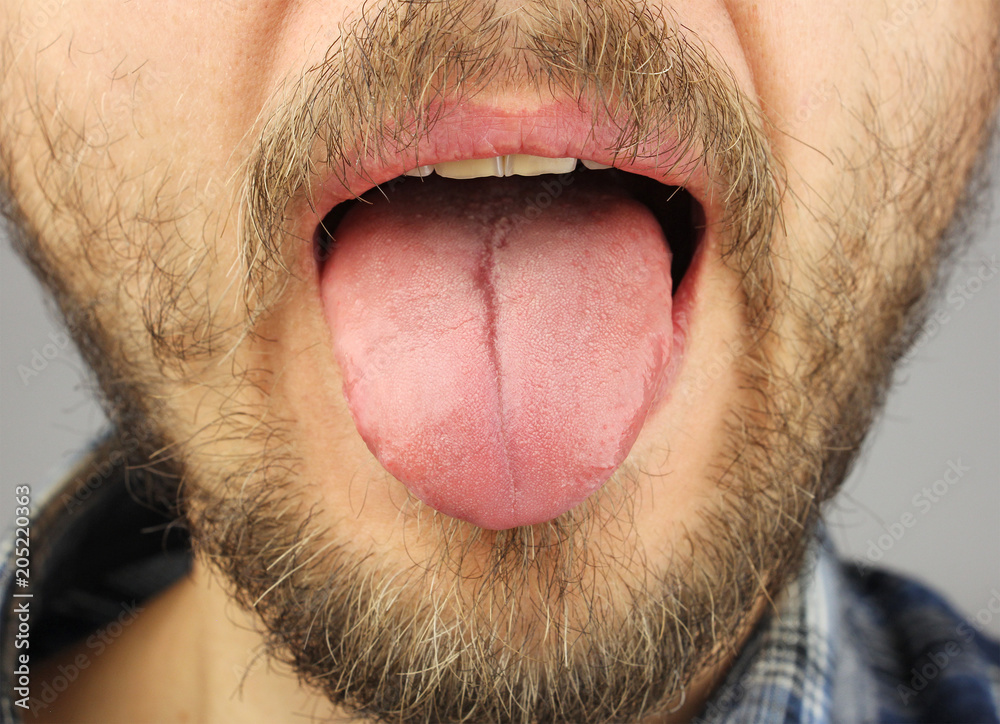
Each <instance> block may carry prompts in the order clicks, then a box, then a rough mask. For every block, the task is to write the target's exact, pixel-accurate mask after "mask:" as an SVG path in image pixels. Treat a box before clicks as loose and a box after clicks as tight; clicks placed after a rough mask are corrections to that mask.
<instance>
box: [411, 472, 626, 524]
mask: <svg viewBox="0 0 1000 724" xmlns="http://www.w3.org/2000/svg"><path fill="white" fill-rule="evenodd" d="M610 476H611V473H610V472H608V474H607V475H606V476H603V477H602V478H601V479H600V480H596V481H592V483H591V484H590V485H588V486H587V488H586V490H585V491H584V492H582V493H581V492H580V491H577V492H576V494H575V495H572V496H546V495H538V496H532V498H534V499H528V500H522V501H518V503H516V504H515V505H512V506H508V505H497V504H496V502H497V501H496V498H492V497H490V496H461V497H459V498H457V499H442V498H441V497H440V496H434V495H428V496H424V495H421V491H419V490H417V489H415V487H414V486H408V487H410V490H411V492H413V493H414V494H415V495H416V496H417V497H418V498H419V499H420V500H421V501H422V502H423V503H424V504H426V505H428V506H429V507H431V508H433V509H434V510H436V511H437V512H439V513H441V514H443V515H447V516H449V517H451V518H456V519H458V520H462V521H464V522H466V523H469V524H470V525H474V526H476V527H478V528H483V529H484V530H493V531H502V530H510V529H512V528H524V527H527V526H532V525H539V524H542V523H548V522H549V521H552V520H554V519H555V518H558V517H559V516H560V515H562V514H563V513H566V512H567V511H570V510H572V509H573V508H575V507H576V506H578V505H580V504H581V503H583V502H584V501H585V500H586V499H587V498H589V497H590V496H591V495H592V494H593V493H594V492H596V491H597V490H599V489H600V488H601V487H602V486H603V485H604V483H605V482H607V480H608V478H610Z"/></svg>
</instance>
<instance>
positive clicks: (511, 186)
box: [321, 176, 673, 530]
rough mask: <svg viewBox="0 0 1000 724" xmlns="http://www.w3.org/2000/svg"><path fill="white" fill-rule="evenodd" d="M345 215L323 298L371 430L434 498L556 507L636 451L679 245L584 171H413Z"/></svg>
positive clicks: (664, 333) (514, 514)
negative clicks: (673, 247) (480, 175)
mask: <svg viewBox="0 0 1000 724" xmlns="http://www.w3.org/2000/svg"><path fill="white" fill-rule="evenodd" d="M367 200H368V201H370V203H358V204H355V205H354V207H353V208H352V209H351V210H350V211H349V212H348V213H347V214H346V216H345V217H344V219H343V221H342V222H341V223H340V225H339V226H338V227H337V230H336V238H337V242H336V247H335V249H334V252H333V256H332V257H331V258H330V260H329V261H328V262H327V264H326V265H325V267H324V269H323V272H322V282H321V284H322V296H323V305H324V309H325V313H326V317H327V321H328V323H329V324H330V327H331V330H332V333H333V340H334V353H335V355H336V358H337V361H338V363H339V365H340V367H341V370H342V374H343V379H344V393H345V396H346V398H347V402H348V406H349V408H350V410H351V414H352V415H353V416H354V422H355V424H356V426H357V429H358V432H359V433H360V435H361V437H362V438H363V439H364V441H365V443H366V444H367V445H368V447H369V449H370V450H371V451H372V453H373V454H374V455H375V457H376V458H378V460H379V461H380V462H381V464H382V465H383V467H384V468H385V469H386V470H388V471H389V472H390V473H391V474H392V475H393V476H394V477H396V478H397V479H398V480H400V481H401V482H403V483H404V484H405V485H406V486H407V487H408V488H409V490H410V491H411V492H412V493H413V494H414V495H416V497H418V498H419V499H420V500H422V501H423V502H424V503H426V504H427V505H430V506H432V507H433V508H435V509H437V510H439V511H440V512H442V513H445V514H447V515H449V516H453V517H455V518H460V519H462V520H465V521H468V522H470V523H473V524H475V525H478V526H481V527H483V528H489V529H494V530H501V529H506V528H512V527H515V526H523V525H530V524H534V523H541V522H544V521H547V520H550V519H552V518H554V517H556V516H557V515H559V514H560V513H563V512H565V511H567V510H569V509H570V508H572V507H574V506H575V505H577V504H578V503H580V502H581V501H583V500H584V499H585V498H587V496H589V495H590V494H591V493H593V492H594V491H595V490H597V489H598V488H600V487H601V486H602V485H603V484H604V483H605V482H606V481H607V480H608V478H609V477H610V476H611V474H612V473H613V472H614V471H615V469H616V468H617V467H618V466H619V464H621V462H622V461H623V460H624V459H625V457H626V455H627V454H628V452H629V450H630V449H631V447H632V444H633V443H634V442H635V439H636V436H637V435H638V434H639V430H640V428H641V427H642V424H643V421H644V419H645V417H646V414H647V412H648V411H649V408H650V405H651V404H652V403H653V402H654V398H655V396H656V394H657V391H658V388H659V386H660V379H661V377H662V375H663V372H664V369H665V368H666V366H667V362H668V361H669V358H670V348H671V341H672V337H673V326H672V321H671V280H670V251H669V249H668V247H667V245H666V241H665V240H664V238H663V233H662V231H661V229H660V226H659V224H658V223H657V222H656V220H655V219H654V217H653V216H652V214H651V213H650V212H649V210H648V209H647V208H646V207H645V206H643V205H642V204H640V203H638V202H636V201H634V200H632V199H631V198H629V197H628V196H626V195H625V194H624V193H621V192H618V191H614V190H611V191H609V190H608V189H607V188H606V187H602V188H600V189H598V188H595V187H594V186H593V185H592V184H588V182H587V181H586V177H583V178H580V177H564V178H562V179H561V180H560V179H557V178H556V177H553V176H548V177H536V178H530V179H529V178H516V177H515V178H508V179H478V180H475V181H447V180H444V179H439V178H434V177H431V178H428V179H426V180H424V181H423V182H420V181H416V180H414V181H410V182H407V183H406V184H405V185H404V186H403V187H402V188H401V189H399V190H396V191H395V192H392V193H391V195H390V196H389V198H388V200H387V199H386V198H384V197H383V196H381V195H380V194H371V195H370V197H369V198H368V199H367Z"/></svg>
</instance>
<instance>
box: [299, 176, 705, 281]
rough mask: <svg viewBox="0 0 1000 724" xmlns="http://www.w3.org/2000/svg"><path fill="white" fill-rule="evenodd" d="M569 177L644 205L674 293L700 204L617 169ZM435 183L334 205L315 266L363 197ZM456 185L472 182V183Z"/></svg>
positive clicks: (698, 233) (401, 180)
mask: <svg viewBox="0 0 1000 724" xmlns="http://www.w3.org/2000/svg"><path fill="white" fill-rule="evenodd" d="M573 174H574V175H577V176H579V175H583V174H587V175H588V178H589V179H591V180H593V179H594V178H595V177H594V176H593V174H600V176H597V177H596V178H598V179H600V180H601V181H602V182H603V181H606V182H607V183H608V184H612V185H614V186H617V187H619V188H624V189H626V190H627V191H628V193H629V194H630V195H631V196H632V197H633V198H634V199H636V200H637V201H640V202H641V203H643V204H645V205H646V207H647V208H648V209H649V210H650V211H651V212H652V213H653V215H654V216H655V217H656V220H657V221H658V222H659V223H660V227H661V228H662V229H663V232H664V236H665V237H666V238H667V239H668V240H669V243H670V251H671V254H672V261H671V268H670V272H671V277H672V279H673V289H674V293H675V294H676V292H677V289H678V288H679V287H680V284H681V281H682V280H683V278H684V275H685V274H686V273H687V270H688V269H689V268H690V266H691V261H692V259H694V254H695V251H697V248H698V243H699V241H700V240H701V237H702V234H703V232H704V229H705V214H704V210H703V209H702V207H701V204H699V203H698V202H697V201H695V199H694V197H693V196H691V194H690V193H688V192H687V191H686V190H685V189H684V188H682V187H680V186H666V185H664V184H661V183H659V182H657V181H655V180H653V179H651V178H648V177H645V176H639V175H636V174H631V173H627V172H625V171H619V170H617V169H606V170H600V171H591V170H588V169H586V168H585V167H584V166H583V164H580V165H579V167H578V168H577V170H576V171H574V172H573ZM543 178H544V177H543ZM435 182H437V177H436V176H433V175H432V176H429V177H427V178H426V179H420V178H410V177H407V176H399V177H397V178H394V179H392V180H391V181H389V182H388V183H386V184H383V185H382V186H381V187H377V188H374V189H372V190H371V191H368V192H367V193H366V194H363V195H362V196H361V198H360V199H353V200H351V201H345V202H344V203H342V204H338V205H337V206H335V207H334V208H333V209H332V210H331V211H330V213H328V214H327V215H326V216H325V217H324V218H323V221H322V222H321V223H320V225H319V226H318V227H317V228H316V233H315V253H316V258H317V262H318V263H319V265H320V266H322V264H323V262H324V261H325V260H326V259H329V258H330V255H331V254H332V252H333V250H334V248H335V245H336V232H337V226H338V225H339V224H340V222H341V220H343V218H344V216H345V215H346V214H347V212H348V211H350V209H351V208H352V207H353V206H354V205H355V204H359V203H365V198H366V197H368V196H372V195H376V194H391V193H394V192H395V191H396V189H397V187H399V188H403V184H411V183H435ZM460 183H474V181H462V182H460Z"/></svg>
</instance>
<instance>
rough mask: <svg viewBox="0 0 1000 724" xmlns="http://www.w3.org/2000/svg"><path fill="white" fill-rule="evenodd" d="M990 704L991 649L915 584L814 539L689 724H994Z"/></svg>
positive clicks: (997, 660) (996, 691)
mask: <svg viewBox="0 0 1000 724" xmlns="http://www.w3.org/2000/svg"><path fill="white" fill-rule="evenodd" d="M994 596H995V598H996V601H995V604H997V611H998V612H1000V592H997V591H994ZM998 702H1000V646H998V644H997V642H996V641H994V640H991V639H989V638H987V637H985V636H983V635H982V634H981V633H980V632H979V631H977V630H976V629H975V627H974V626H973V625H972V624H970V623H969V622H968V621H966V620H965V619H964V618H963V617H962V616H961V615H960V614H959V613H958V612H956V611H955V610H954V609H952V608H951V606H949V605H948V603H947V602H945V601H944V600H943V599H942V598H941V597H939V596H938V595H937V594H936V593H934V592H932V591H930V590H929V589H927V588H925V587H924V586H922V585H921V584H918V583H916V582H914V581H911V580H908V579H905V578H902V577H899V576H896V575H894V574H890V573H886V572H882V571H874V570H871V569H867V568H864V567H862V566H859V565H858V564H854V563H848V562H843V561H840V560H838V559H837V557H836V554H835V553H834V551H833V547H832V545H831V543H830V541H829V540H828V538H827V537H826V535H825V532H824V531H823V530H822V528H821V530H820V532H819V535H818V536H817V539H816V542H815V544H814V546H813V547H812V549H811V550H810V551H809V553H808V555H807V556H806V560H805V564H804V566H803V570H802V573H801V574H800V576H799V577H798V578H797V579H796V580H795V581H793V582H792V583H791V585H789V586H788V587H787V588H786V589H785V590H784V592H783V593H782V596H781V598H780V599H779V601H778V605H777V610H776V612H774V613H771V614H769V615H767V616H765V618H764V619H763V620H762V621H761V622H760V623H759V624H758V626H757V629H756V630H755V632H754V633H753V635H752V636H751V638H750V640H749V641H748V643H747V645H746V646H745V647H744V648H743V650H742V651H741V652H740V655H739V657H738V658H737V660H736V661H735V663H734V664H733V666H732V667H731V669H730V671H729V673H728V674H727V676H726V679H725V680H724V682H723V684H722V686H720V687H719V688H718V689H716V691H715V692H714V693H713V695H712V697H711V698H710V700H709V701H708V703H707V704H706V706H705V708H704V709H703V711H702V713H701V715H700V717H698V718H696V719H695V721H696V722H697V723H698V724H718V723H720V722H739V723H740V724H779V723H783V724H828V723H835V722H845V723H851V724H858V723H861V722H900V723H903V722H914V723H916V722H944V721H953V722H998V721H1000V717H998V709H1000V706H998Z"/></svg>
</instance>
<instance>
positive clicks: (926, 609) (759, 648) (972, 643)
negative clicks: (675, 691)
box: [0, 446, 1000, 724]
mask: <svg viewBox="0 0 1000 724" xmlns="http://www.w3.org/2000/svg"><path fill="white" fill-rule="evenodd" d="M106 448H107V446H103V447H101V448H99V449H98V450H97V451H96V452H95V453H94V454H93V455H92V456H90V457H89V458H88V459H87V460H85V461H84V463H83V464H82V465H81V466H80V467H79V468H78V469H77V470H76V471H75V472H74V474H73V475H71V476H70V478H69V479H68V481H67V483H66V484H65V485H64V486H62V487H61V488H60V489H59V490H57V491H56V492H55V493H54V494H52V495H50V496H48V502H47V503H46V504H45V505H43V506H41V507H40V508H39V509H38V510H36V512H35V514H34V517H33V524H32V535H31V546H32V559H31V565H32V579H31V589H30V590H31V591H32V592H33V598H32V599H31V600H32V604H31V605H32V615H31V622H30V623H31V633H30V636H31V651H32V662H33V665H34V666H37V665H38V664H39V663H40V662H41V661H43V660H44V658H45V657H46V656H50V655H52V654H54V653H56V652H57V651H59V650H60V649H62V648H63V647H65V646H67V645H68V644H70V643H73V642H74V641H77V640H80V639H82V638H85V637H86V636H88V635H90V634H91V633H92V632H94V631H95V630H97V629H99V628H100V627H101V626H102V625H104V624H106V623H107V622H109V621H110V620H111V619H112V618H114V616H115V615H118V614H119V612H120V610H121V606H122V602H123V601H125V602H128V601H131V602H132V604H131V605H132V606H133V607H134V606H135V605H136V604H141V603H142V601H144V600H146V599H148V598H150V597H152V596H154V595H156V594H157V593H158V592H160V591H162V590H164V589H165V588H166V587H167V586H169V585H170V584H171V583H172V582H174V581H175V580H177V579H178V578H179V577H181V576H183V575H184V574H185V572H186V571H187V570H188V569H189V566H190V551H189V550H188V545H187V541H186V539H185V538H184V536H183V535H182V534H179V531H177V530H176V528H173V527H170V526H166V527H165V523H166V522H167V521H165V519H163V518H162V517H158V514H157V513H155V511H151V510H150V509H149V508H147V507H143V506H140V505H138V504H137V503H135V502H134V501H133V500H132V499H131V497H130V496H129V494H128V492H127V491H126V486H125V483H124V471H122V470H118V471H117V472H114V466H113V465H109V464H108V457H107V453H108V450H107V449H106ZM119 457H120V456H119ZM111 460H112V461H114V458H113V457H112V458H111ZM119 467H120V465H119ZM95 470H100V471H101V475H100V478H99V480H100V484H99V485H97V486H96V487H94V485H93V482H92V481H93V480H94V472H93V471H95ZM109 470H111V471H112V472H110V473H109ZM86 480H89V481H91V482H90V483H88V487H87V488H86V489H87V491H88V492H87V494H86V496H83V495H81V493H80V491H81V489H82V488H81V487H80V485H81V481H86ZM9 555H10V554H9V553H5V554H4V555H3V556H2V558H0V560H3V561H4V563H5V565H4V566H3V568H2V570H0V596H2V597H0V722H5V723H6V722H19V721H31V720H32V716H31V715H30V714H27V715H25V710H24V709H22V708H19V707H17V706H15V703H14V702H15V698H16V697H15V692H14V687H15V685H16V682H15V678H14V671H15V663H16V659H17V653H18V650H17V649H16V648H15V645H14V641H15V634H16V632H17V629H18V623H19V622H18V616H17V614H16V612H15V608H16V603H17V602H18V601H22V600H24V599H15V598H13V594H14V593H17V592H19V591H20V592H23V589H15V587H14V577H13V566H12V561H11V559H10V558H9ZM994 593H995V597H994V600H993V601H991V603H990V606H989V610H990V611H991V612H992V613H994V614H1000V592H996V591H995V592H994ZM33 695H35V693H34V692H33ZM998 700H1000V646H998V644H997V642H995V641H993V640H990V639H988V638H986V637H985V636H983V635H982V634H981V633H979V632H978V631H977V630H976V628H975V627H974V626H973V625H971V624H970V623H969V622H967V621H966V620H965V619H964V618H963V617H962V616H961V615H960V614H959V613H958V612H956V611H955V610H954V609H952V608H951V607H950V606H949V605H948V604H947V603H946V602H945V601H944V600H943V599H941V598H940V597H939V596H938V595H936V594H935V593H933V592H931V591H929V590H928V589H927V588H925V587H923V586H921V585H919V584H917V583H914V582H912V581H909V580H907V579H905V578H901V577H899V576H896V575H893V574H890V573H886V572H881V571H872V570H861V569H859V568H858V567H856V566H855V565H853V564H849V563H845V562H841V561H839V560H838V559H837V557H836V555H835V554H834V552H833V550H832V548H831V546H830V545H829V543H828V542H827V540H826V538H825V536H823V534H822V533H820V535H819V536H817V539H816V542H815V544H814V545H813V547H812V548H811V550H810V552H809V555H807V556H806V561H805V564H804V565H803V569H802V572H801V573H800V575H799V576H798V578H796V579H795V580H794V581H792V582H791V584H790V585H789V586H787V587H786V589H785V591H784V592H783V594H782V596H781V597H780V598H779V600H778V602H777V607H776V611H775V612H772V613H770V614H768V615H766V616H765V617H764V619H763V620H762V621H760V623H759V624H758V625H757V627H756V629H755V631H754V633H753V634H752V635H751V637H750V639H749V641H748V642H747V644H746V645H745V646H744V648H743V650H742V652H741V653H740V655H739V657H738V658H737V659H736V661H735V662H734V664H733V666H732V667H731V669H730V671H729V673H728V674H727V676H726V678H725V680H724V681H723V683H722V685H721V686H720V687H719V688H718V689H716V691H715V692H714V694H713V695H712V697H711V699H710V700H709V701H708V703H707V704H706V706H705V708H704V709H703V711H702V713H701V715H700V716H699V717H697V718H696V721H697V722H698V723H699V724H710V723H711V724H716V723H718V722H739V724H754V723H756V722H760V723H761V724H765V723H766V724H779V723H781V722H785V723H787V724H793V723H794V724H799V723H802V724H805V723H809V724H826V723H827V722H849V723H850V724H862V723H864V722H900V723H903V722H914V723H915V722H975V723H979V722H998V721H1000V719H998V714H997V711H998V704H997V702H998Z"/></svg>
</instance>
